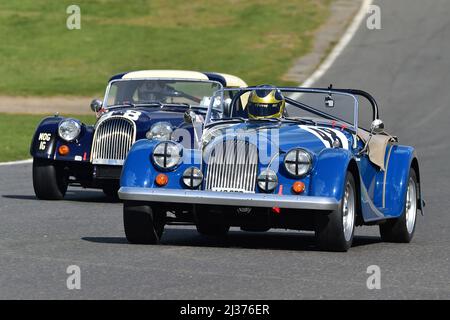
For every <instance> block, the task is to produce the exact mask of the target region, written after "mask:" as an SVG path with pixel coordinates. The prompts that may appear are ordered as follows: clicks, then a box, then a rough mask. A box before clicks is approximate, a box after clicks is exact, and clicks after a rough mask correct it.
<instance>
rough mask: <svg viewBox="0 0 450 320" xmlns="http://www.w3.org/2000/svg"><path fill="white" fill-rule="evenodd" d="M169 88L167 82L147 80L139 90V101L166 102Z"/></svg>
mask: <svg viewBox="0 0 450 320" xmlns="http://www.w3.org/2000/svg"><path fill="white" fill-rule="evenodd" d="M169 91H170V90H169V87H168V85H167V83H166V82H165V81H161V80H146V81H144V82H143V83H142V84H141V85H140V86H139V88H138V89H137V93H138V98H139V101H146V102H151V101H158V102H166V99H167V94H168V92H169Z"/></svg>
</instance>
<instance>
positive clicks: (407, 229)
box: [380, 169, 418, 243]
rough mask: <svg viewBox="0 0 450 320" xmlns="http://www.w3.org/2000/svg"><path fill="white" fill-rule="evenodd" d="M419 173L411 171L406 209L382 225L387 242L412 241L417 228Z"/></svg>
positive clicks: (381, 228)
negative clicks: (397, 216)
mask: <svg viewBox="0 0 450 320" xmlns="http://www.w3.org/2000/svg"><path fill="white" fill-rule="evenodd" d="M417 190H418V188H417V175H416V172H415V171H414V170H413V169H410V171H409V179H408V189H407V190H406V199H405V209H404V210H403V213H402V215H401V216H400V217H399V218H395V219H390V220H387V221H386V222H385V223H383V224H381V225H380V235H381V239H382V240H383V241H386V242H399V243H409V242H411V240H412V238H413V235H414V231H415V229H416V218H417V207H418V206H417V203H418V197H417V195H418V192H417Z"/></svg>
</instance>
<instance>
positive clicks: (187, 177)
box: [183, 167, 203, 189]
mask: <svg viewBox="0 0 450 320" xmlns="http://www.w3.org/2000/svg"><path fill="white" fill-rule="evenodd" d="M202 182H203V173H202V171H201V170H200V169H199V168H197V167H190V168H187V169H186V170H184V172H183V183H184V184H185V185H186V187H188V188H191V189H195V188H197V187H198V186H200V185H201V184H202Z"/></svg>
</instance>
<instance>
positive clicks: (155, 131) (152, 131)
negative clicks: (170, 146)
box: [145, 121, 173, 141]
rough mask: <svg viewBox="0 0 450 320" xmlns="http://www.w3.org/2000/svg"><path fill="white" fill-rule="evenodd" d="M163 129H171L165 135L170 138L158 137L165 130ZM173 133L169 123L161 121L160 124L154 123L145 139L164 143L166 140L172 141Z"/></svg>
mask: <svg viewBox="0 0 450 320" xmlns="http://www.w3.org/2000/svg"><path fill="white" fill-rule="evenodd" d="M158 129H159V130H158ZM163 129H169V130H167V131H168V132H166V133H165V135H168V137H158V134H160V133H161V130H163ZM172 133H173V128H172V125H171V124H170V123H169V122H167V121H159V122H156V123H154V124H153V125H152V126H151V127H150V130H149V131H147V133H146V134H145V137H146V138H147V139H149V140H151V139H154V140H159V141H164V140H170V139H171V137H172Z"/></svg>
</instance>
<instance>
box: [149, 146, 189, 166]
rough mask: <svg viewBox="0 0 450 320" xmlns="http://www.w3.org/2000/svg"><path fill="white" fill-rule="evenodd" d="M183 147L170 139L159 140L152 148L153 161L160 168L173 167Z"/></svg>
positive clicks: (178, 160) (179, 158)
mask: <svg viewBox="0 0 450 320" xmlns="http://www.w3.org/2000/svg"><path fill="white" fill-rule="evenodd" d="M182 151H183V149H182V148H181V146H180V145H179V144H177V143H175V142H172V141H164V142H160V143H159V144H158V145H157V146H156V147H155V149H154V150H153V154H152V157H153V162H154V163H155V164H156V165H157V166H158V167H159V168H161V169H166V170H167V169H173V168H174V167H175V166H176V165H177V164H179V163H180V160H181V155H182Z"/></svg>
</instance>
